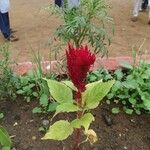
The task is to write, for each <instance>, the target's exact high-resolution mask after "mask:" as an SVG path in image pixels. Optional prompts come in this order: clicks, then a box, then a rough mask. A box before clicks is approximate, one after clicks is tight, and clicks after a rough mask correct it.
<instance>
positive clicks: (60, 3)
mask: <svg viewBox="0 0 150 150" xmlns="http://www.w3.org/2000/svg"><path fill="white" fill-rule="evenodd" d="M55 5H58V6H59V7H62V5H63V0H55Z"/></svg>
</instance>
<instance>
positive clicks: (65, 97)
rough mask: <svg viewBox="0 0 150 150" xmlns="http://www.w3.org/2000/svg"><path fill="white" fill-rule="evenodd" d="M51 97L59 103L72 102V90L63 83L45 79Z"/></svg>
mask: <svg viewBox="0 0 150 150" xmlns="http://www.w3.org/2000/svg"><path fill="white" fill-rule="evenodd" d="M46 81H47V83H48V87H49V91H50V93H51V95H52V97H53V98H54V99H55V100H56V101H57V102H59V103H63V102H71V101H73V94H72V90H71V89H70V88H69V87H68V86H66V85H65V84H64V83H61V82H58V81H54V80H48V79H46Z"/></svg>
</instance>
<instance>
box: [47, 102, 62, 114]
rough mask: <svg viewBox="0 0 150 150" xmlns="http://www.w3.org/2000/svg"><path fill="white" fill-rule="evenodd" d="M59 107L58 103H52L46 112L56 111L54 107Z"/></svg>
mask: <svg viewBox="0 0 150 150" xmlns="http://www.w3.org/2000/svg"><path fill="white" fill-rule="evenodd" d="M58 105H59V103H57V102H52V103H51V104H49V106H48V110H47V111H48V112H53V111H55V110H56V107H57V106H58Z"/></svg>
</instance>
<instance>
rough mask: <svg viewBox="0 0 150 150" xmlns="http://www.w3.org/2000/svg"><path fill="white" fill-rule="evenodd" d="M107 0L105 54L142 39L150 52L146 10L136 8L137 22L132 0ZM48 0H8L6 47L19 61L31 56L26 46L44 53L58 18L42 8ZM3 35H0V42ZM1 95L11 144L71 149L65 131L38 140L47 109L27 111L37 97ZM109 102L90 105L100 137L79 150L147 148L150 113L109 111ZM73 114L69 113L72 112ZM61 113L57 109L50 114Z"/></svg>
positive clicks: (119, 52)
mask: <svg viewBox="0 0 150 150" xmlns="http://www.w3.org/2000/svg"><path fill="white" fill-rule="evenodd" d="M107 1H108V3H109V4H110V11H109V14H110V15H111V16H112V17H113V18H114V21H115V30H116V31H115V35H114V37H113V40H112V44H111V46H110V47H109V51H110V53H109V55H110V56H125V55H130V56H131V54H132V52H131V50H132V46H133V45H137V47H139V46H140V45H141V43H142V42H143V40H144V39H146V41H145V43H144V47H143V49H144V50H147V52H148V53H149V52H150V26H149V25H148V24H147V22H148V14H147V13H146V12H143V13H140V17H139V20H138V22H136V23H133V22H131V20H130V18H131V9H132V2H131V0H107ZM51 2H52V0H30V1H25V0H13V1H11V11H10V18H11V24H12V27H13V29H15V30H17V32H16V35H17V36H18V37H19V39H20V40H19V41H18V42H14V43H11V45H10V51H11V53H12V56H13V59H14V60H15V61H18V62H23V61H30V60H31V51H32V50H34V51H38V50H39V51H40V52H41V53H42V54H43V57H45V58H47V53H48V51H49V48H48V38H49V37H51V36H52V35H53V33H54V31H55V29H56V27H57V26H58V25H59V24H60V23H61V21H60V20H59V19H58V18H56V17H54V16H50V15H49V14H48V13H47V12H45V10H44V8H45V7H46V6H47V5H48V4H49V3H51ZM3 42H4V40H3V38H2V36H0V43H3ZM19 101H20V102H13V101H11V100H8V101H5V102H3V101H0V111H1V112H4V115H5V117H4V119H3V120H1V125H3V126H4V127H6V129H7V131H8V132H9V134H10V136H11V138H12V142H13V144H12V150H71V140H72V137H70V138H69V139H68V140H67V141H64V142H55V141H43V140H41V138H42V137H43V136H44V134H43V133H41V132H39V131H38V130H39V128H40V127H41V126H42V123H43V121H44V120H50V118H51V117H52V113H50V114H49V115H36V114H32V109H33V108H34V107H35V106H37V102H36V101H33V102H31V103H30V104H27V103H23V102H22V101H23V100H22V99H21V98H20V100H19ZM111 108H112V105H107V104H103V105H102V106H100V107H99V108H97V110H96V111H94V112H93V113H94V116H95V122H93V123H92V126H91V128H93V129H94V130H95V131H96V132H97V134H98V138H99V141H98V142H97V143H96V144H95V145H94V146H90V145H89V144H88V143H83V144H81V146H80V149H81V150H149V149H150V117H149V115H140V116H137V115H132V116H130V115H126V114H122V113H120V114H117V115H113V114H111ZM43 116H44V117H43ZM71 117H72V115H71ZM59 118H66V119H69V116H67V115H62V116H61V115H60V116H58V117H57V118H55V119H59Z"/></svg>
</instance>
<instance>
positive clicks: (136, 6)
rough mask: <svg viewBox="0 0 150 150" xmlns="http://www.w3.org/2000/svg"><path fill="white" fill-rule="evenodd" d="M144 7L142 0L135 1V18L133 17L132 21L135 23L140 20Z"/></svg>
mask: <svg viewBox="0 0 150 150" xmlns="http://www.w3.org/2000/svg"><path fill="white" fill-rule="evenodd" d="M141 6H142V0H134V5H133V16H132V19H131V20H132V21H133V22H135V21H137V19H138V15H139V11H140V10H141Z"/></svg>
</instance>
